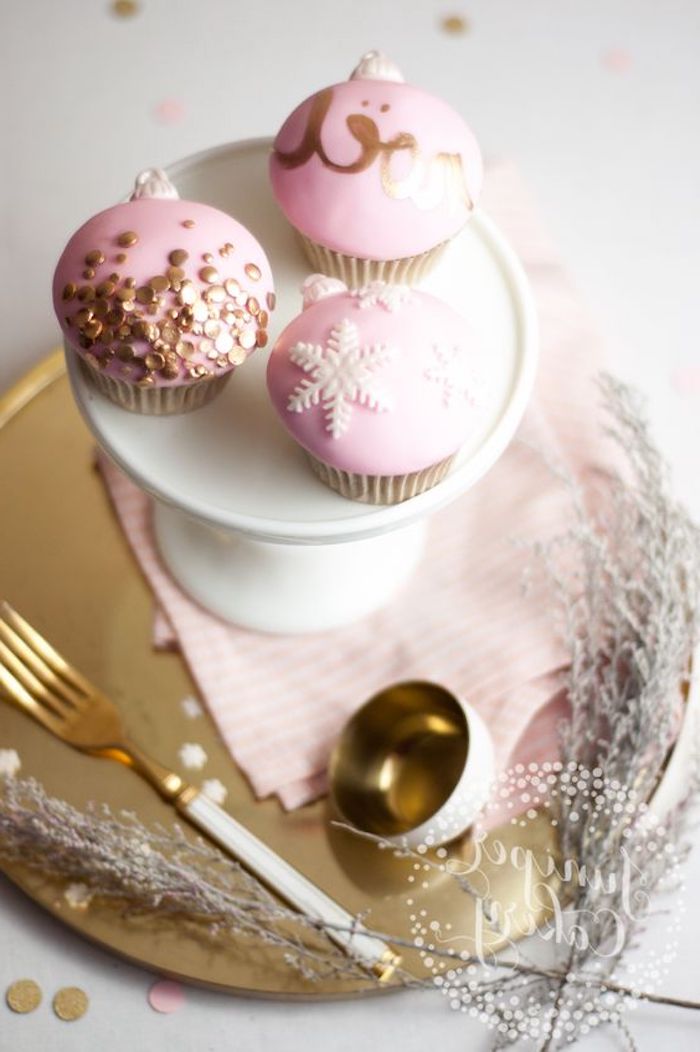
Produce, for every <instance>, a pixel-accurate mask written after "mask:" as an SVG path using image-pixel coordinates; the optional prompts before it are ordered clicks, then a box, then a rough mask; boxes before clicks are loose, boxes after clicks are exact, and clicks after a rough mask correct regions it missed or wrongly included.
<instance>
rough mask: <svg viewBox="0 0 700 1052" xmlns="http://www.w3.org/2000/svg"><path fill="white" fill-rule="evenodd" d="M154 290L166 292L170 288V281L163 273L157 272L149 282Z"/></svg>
mask: <svg viewBox="0 0 700 1052" xmlns="http://www.w3.org/2000/svg"><path fill="white" fill-rule="evenodd" d="M148 284H149V285H150V286H151V288H152V289H153V291H154V292H165V291H166V290H167V289H169V288H170V282H169V281H168V279H167V278H166V277H165V276H164V275H163V274H156V275H155V277H153V278H151V280H150V281H149V282H148Z"/></svg>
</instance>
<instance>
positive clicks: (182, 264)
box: [53, 169, 275, 414]
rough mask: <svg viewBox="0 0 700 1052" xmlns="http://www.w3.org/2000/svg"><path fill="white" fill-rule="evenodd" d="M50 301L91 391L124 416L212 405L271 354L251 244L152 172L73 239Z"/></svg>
mask: <svg viewBox="0 0 700 1052" xmlns="http://www.w3.org/2000/svg"><path fill="white" fill-rule="evenodd" d="M53 301H54V309H55V311H56V316H57V317H58V320H59V322H60V325H61V328H62V330H63V334H64V337H65V344H66V353H67V354H75V355H77V356H78V358H79V360H80V363H81V367H82V369H83V372H84V374H85V376H86V377H87V379H88V381H89V382H90V383H91V384H92V385H93V386H94V387H96V388H97V389H98V390H99V391H101V392H102V394H104V395H106V396H107V398H109V399H111V400H112V401H113V402H116V403H117V405H120V406H122V407H123V408H124V409H130V410H132V411H134V412H139V413H148V414H166V413H182V412H186V411H188V410H190V409H196V408H198V407H199V406H202V405H205V404H206V403H207V402H209V401H210V400H211V399H212V398H213V397H214V396H215V395H217V394H218V393H219V392H220V391H221V390H222V389H223V387H224V385H225V384H226V383H227V382H228V381H229V379H230V377H231V376H232V374H233V372H234V371H235V370H236V369H237V368H238V367H239V366H240V365H242V364H243V363H244V362H245V361H246V359H247V358H248V356H249V355H250V354H252V352H253V351H254V350H255V349H256V347H262V346H264V345H265V344H266V342H267V323H268V318H269V312H270V311H271V310H272V308H273V307H274V302H275V298H274V291H273V284H272V273H271V270H270V264H269V263H268V261H267V257H266V255H265V253H264V251H263V249H262V248H261V246H260V245H259V244H258V242H257V241H256V239H255V238H254V237H253V235H252V234H251V233H250V232H249V231H248V230H246V228H245V227H244V226H242V225H241V224H240V223H238V222H237V221H236V220H235V219H233V218H232V217H231V216H229V215H227V214H226V213H225V212H221V211H219V209H218V208H212V207H211V206H209V205H204V204H199V203H196V202H193V201H183V200H180V198H179V197H178V195H177V192H176V190H175V188H174V187H173V186H172V184H171V183H170V182H169V180H168V178H167V176H166V175H165V173H164V172H162V171H160V170H159V169H149V170H147V171H145V172H142V173H141V175H139V176H138V178H137V180H136V186H135V188H134V192H133V194H132V195H131V198H130V199H129V200H128V201H126V202H123V203H122V204H118V205H115V206H114V207H112V208H108V209H106V210H105V211H103V212H100V213H99V214H98V215H96V216H93V218H92V219H89V220H88V221H87V223H85V224H84V225H83V226H82V227H80V229H79V230H78V231H77V232H76V233H75V234H74V235H73V237H72V238H71V239H70V241H69V242H68V244H67V245H66V248H65V249H64V251H63V254H62V255H61V258H60V260H59V262H58V265H57V267H56V272H55V274H54V281H53Z"/></svg>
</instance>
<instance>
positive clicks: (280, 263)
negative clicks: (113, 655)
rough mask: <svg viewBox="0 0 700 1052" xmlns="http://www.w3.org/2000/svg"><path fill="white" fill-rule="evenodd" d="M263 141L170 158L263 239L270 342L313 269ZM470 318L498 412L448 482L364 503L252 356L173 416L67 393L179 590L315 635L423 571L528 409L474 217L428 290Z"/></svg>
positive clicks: (191, 186) (256, 624)
mask: <svg viewBox="0 0 700 1052" xmlns="http://www.w3.org/2000/svg"><path fill="white" fill-rule="evenodd" d="M269 149H270V142H269V141H268V140H253V141H248V142H241V143H233V144H231V145H228V146H224V147H220V148H219V149H215V150H209V151H206V152H205V153H202V154H198V155H197V156H195V157H192V158H188V159H187V160H185V161H182V162H180V163H179V164H177V165H174V166H173V167H172V168H171V169H170V170H169V175H170V177H171V178H172V179H173V181H174V182H175V185H176V186H177V188H178V191H179V193H180V196H181V197H183V198H187V199H191V200H199V201H204V202H207V203H209V204H212V205H215V206H216V207H218V208H221V209H223V210H224V211H227V212H230V213H231V214H232V215H234V216H235V217H236V218H237V219H239V220H240V221H241V222H242V223H244V224H245V225H246V226H247V227H248V228H249V229H250V230H251V231H252V232H253V233H254V234H255V236H256V237H257V238H258V240H259V241H260V242H261V243H262V245H263V246H264V247H265V250H266V252H267V254H268V256H269V258H270V262H271V264H272V269H273V273H274V276H275V283H276V291H277V304H278V305H277V310H276V311H275V313H274V314H273V316H272V320H271V326H270V337H271V341H272V342H273V343H274V340H275V337H276V335H277V333H278V332H279V331H280V330H281V329H282V328H283V327H284V326H285V325H286V324H287V323H288V322H289V321H290V320H291V318H292V317H294V315H295V314H297V313H298V312H299V310H300V309H301V296H300V294H299V286H300V285H301V283H302V281H303V280H304V278H305V277H306V276H307V274H308V272H309V266H308V264H307V262H306V260H305V258H304V256H303V255H302V253H301V249H300V248H299V247H298V245H297V242H296V239H295V237H294V234H293V232H292V231H291V230H290V229H289V227H288V225H287V223H286V221H285V219H284V217H283V216H282V214H281V213H280V212H279V210H278V208H277V206H276V204H275V202H274V200H273V198H272V196H271V192H270V189H269V186H268V181H267V172H266V166H267V156H268V153H269ZM422 287H423V288H424V289H425V290H426V291H429V292H433V293H435V294H436V295H438V296H441V297H442V298H443V299H445V300H446V301H447V302H449V303H451V304H452V305H453V306H454V307H455V308H456V309H457V310H461V311H462V312H463V313H464V314H465V315H468V317H469V321H470V324H471V326H472V328H473V329H474V330H475V331H476V332H477V334H478V335H479V336H480V338H481V341H482V343H483V346H484V348H485V361H486V370H487V384H488V389H489V392H490V402H491V404H492V409H491V410H490V411H489V414H488V416H487V417H486V418H485V419H483V420H482V421H481V423H480V426H479V428H478V430H477V432H476V433H475V434H473V435H472V436H471V438H470V440H469V441H468V442H467V444H466V445H465V446H464V448H463V449H462V450H461V452H460V454H459V456H458V458H457V460H456V463H455V465H454V467H453V468H452V470H451V472H450V473H449V474H448V475H447V477H446V478H445V479H444V480H443V481H442V482H440V483H439V484H438V485H437V486H435V487H434V488H433V489H431V490H429V491H428V492H426V493H422V494H420V495H419V496H417V497H414V498H412V499H411V500H408V501H406V502H404V503H403V504H395V505H389V506H371V505H364V504H360V503H358V502H355V501H349V500H346V499H345V498H343V497H340V496H339V495H338V494H336V493H333V492H332V491H331V490H329V489H328V488H327V487H325V486H324V485H323V483H321V482H320V481H319V480H318V479H317V478H316V477H315V475H314V474H313V473H312V471H311V469H310V468H309V466H308V464H307V463H306V461H305V456H304V453H303V451H302V450H301V449H300V448H299V447H298V446H297V445H296V444H295V443H294V442H293V441H292V439H291V438H290V437H289V435H288V434H287V432H286V431H285V429H284V428H283V426H282V424H281V423H280V421H279V420H278V419H277V416H276V414H275V412H274V410H273V408H272V406H271V404H270V402H269V401H268V397H267V389H266V386H265V367H266V364H267V354H268V352H266V351H257V352H256V353H255V354H254V355H253V356H252V358H251V359H250V360H249V361H248V362H246V364H245V366H244V367H243V368H241V369H239V370H238V371H237V372H236V373H235V375H234V376H233V378H232V379H231V381H230V383H229V384H228V386H227V387H226V388H225V390H224V391H223V393H222V394H221V395H220V396H219V397H218V398H217V399H215V400H214V401H213V402H212V403H211V404H210V405H208V406H206V407H205V408H203V409H199V410H197V411H195V412H193V413H188V414H184V415H182V416H173V417H146V416H140V415H136V414H133V413H129V412H127V411H125V410H123V409H120V408H119V407H118V406H115V405H113V404H112V403H111V402H109V401H107V400H106V399H105V398H104V397H103V396H102V395H100V394H98V393H97V392H96V391H95V390H94V388H93V387H92V386H91V385H90V384H89V382H87V381H86V380H85V378H84V377H83V374H82V372H81V370H80V369H79V367H78V364H77V359H76V357H75V355H74V354H72V353H70V352H69V353H68V354H67V359H68V367H69V374H70V379H71V384H72V388H73V393H74V395H75V399H76V402H77V404H78V406H79V408H80V410H81V412H82V414H83V416H84V418H85V420H86V422H87V424H88V426H89V427H90V428H91V430H92V432H93V434H94V435H95V437H96V439H97V441H98V442H99V444H100V446H101V447H102V448H103V449H104V450H105V452H106V453H107V454H108V455H109V456H110V457H111V458H112V459H113V460H114V461H115V462H116V463H117V464H118V465H119V466H120V467H121V468H122V469H123V470H124V471H125V472H126V473H127V474H128V475H129V477H130V478H131V479H132V480H133V481H134V482H135V483H136V484H137V485H138V486H139V487H140V488H142V489H143V490H145V491H146V492H147V493H148V494H149V495H150V496H151V497H152V498H153V499H154V520H153V521H154V529H155V536H156V540H157V543H158V546H159V549H160V552H161V555H162V558H163V560H164V561H165V563H166V564H167V566H168V568H169V570H170V572H171V573H172V575H173V577H174V578H175V579H176V580H177V581H178V582H179V583H180V585H181V586H182V587H183V588H184V590H185V591H186V592H188V593H189V594H190V595H191V596H192V597H193V598H194V599H196V600H197V601H198V602H199V603H200V604H201V605H202V606H204V607H205V608H206V609H208V610H211V611H212V612H213V613H215V614H218V615H219V616H220V617H222V618H224V619H226V620H228V621H231V622H234V623H235V624H238V625H241V626H244V627H247V628H252V629H257V630H261V631H268V632H280V633H302V632H317V631H323V630H326V629H330V628H335V627H338V626H340V625H344V624H348V623H350V622H352V621H354V620H357V619H358V618H361V617H363V616H365V615H366V614H368V613H370V612H371V611H372V610H375V609H377V608H379V607H380V606H382V605H384V604H385V603H386V602H388V601H389V600H390V599H391V598H392V597H393V596H394V595H395V594H396V592H397V591H398V589H399V588H400V587H401V585H402V584H403V583H404V582H405V581H406V580H407V579H408V578H409V577H410V575H411V574H412V573H413V572H414V570H415V569H416V566H417V565H418V562H419V560H420V556H421V552H422V550H423V547H424V542H425V534H426V526H427V521H428V518H429V516H430V515H431V514H432V513H433V512H435V511H436V510H437V509H438V508H441V507H444V506H445V505H446V504H448V503H450V502H451V501H452V500H454V499H455V498H456V497H459V496H460V495H461V494H463V493H465V492H466V491H467V490H468V489H469V488H470V487H471V486H473V485H474V483H475V482H477V481H478V479H479V478H480V477H481V476H482V475H483V474H484V472H486V471H487V470H488V469H489V468H490V467H491V466H492V465H493V464H494V463H495V462H496V460H497V459H498V458H499V456H500V455H501V453H502V452H503V450H504V449H505V448H506V446H507V445H508V443H509V442H510V440H511V438H512V437H513V434H514V432H515V430H516V428H517V426H518V424H519V422H520V420H521V418H522V415H523V413H524V411H525V407H526V404H527V401H528V398H529V395H530V392H531V389H532V385H533V381H534V375H535V367H536V359H537V346H538V338H537V325H536V318H535V311H534V307H533V304H532V299H531V296H530V292H529V289H528V285H527V281H526V279H525V276H524V274H523V271H522V268H521V266H520V264H519V262H518V260H517V258H516V257H515V255H514V254H513V252H512V250H511V249H510V247H509V246H508V244H507V243H506V241H505V240H504V239H503V237H502V236H501V234H500V233H499V232H498V230H497V229H496V228H495V227H494V225H493V223H491V221H490V220H489V219H488V218H487V217H486V216H485V215H483V214H482V213H477V214H476V215H475V216H474V217H473V218H472V220H471V222H470V223H469V224H468V226H467V227H466V228H465V230H464V231H463V232H462V233H461V234H460V235H459V236H458V237H457V238H456V239H455V240H454V242H453V243H452V244H451V245H450V246H449V248H448V250H447V251H446V252H445V254H444V256H443V259H442V260H441V262H440V264H439V265H438V266H437V267H436V269H435V271H434V272H433V273H432V274H431V275H430V277H429V278H428V280H427V281H426V282H425V283H424V285H423V286H422Z"/></svg>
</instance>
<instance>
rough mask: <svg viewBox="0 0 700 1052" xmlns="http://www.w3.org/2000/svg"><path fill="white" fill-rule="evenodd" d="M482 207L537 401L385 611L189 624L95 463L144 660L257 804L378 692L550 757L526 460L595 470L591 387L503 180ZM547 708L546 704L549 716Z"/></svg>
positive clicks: (147, 541) (561, 280)
mask: <svg viewBox="0 0 700 1052" xmlns="http://www.w3.org/2000/svg"><path fill="white" fill-rule="evenodd" d="M483 204H484V207H485V209H486V210H487V211H488V212H489V214H490V215H491V216H492V218H493V219H494V220H495V222H496V223H497V224H498V225H499V226H500V228H501V229H502V230H503V232H504V233H505V235H506V236H507V237H508V239H509V240H510V242H511V244H512V245H513V247H514V248H515V250H516V252H517V253H518V255H519V256H520V259H521V260H522V262H523V264H524V266H525V268H526V271H527V273H528V277H529V280H530V283H531V286H532V290H533V293H534V296H535V300H536V303H537V307H538V313H539V319H540V326H541V341H542V355H541V362H540V371H539V376H538V381H537V385H536V391H535V395H534V398H533V400H532V404H531V406H530V408H529V410H528V413H527V416H526V420H525V422H524V423H523V426H522V427H521V429H520V432H519V434H518V436H517V437H516V439H515V440H514V441H513V442H512V443H511V445H510V447H509V449H508V450H507V451H506V453H505V454H504V455H503V457H502V458H501V460H500V461H499V462H498V464H497V465H496V466H495V467H494V468H493V469H492V470H491V472H490V473H489V474H488V475H487V476H486V477H485V478H484V479H483V480H482V481H481V482H480V483H479V484H478V485H477V486H476V487H475V488H474V489H473V490H472V491H471V492H470V493H468V494H466V495H465V496H464V497H463V498H461V499H460V500H458V501H457V502H456V503H454V504H453V505H452V506H450V507H449V508H447V509H446V510H444V511H442V512H440V513H439V514H438V515H436V516H435V518H434V519H433V521H432V523H431V532H430V536H429V542H428V554H427V556H426V558H425V560H424V562H423V564H422V565H421V567H420V570H419V571H418V573H417V574H416V575H415V577H414V579H413V580H412V581H411V582H410V583H409V585H407V586H406V588H405V589H404V590H403V592H402V594H401V595H400V596H399V598H398V599H397V600H396V601H395V602H394V603H393V604H392V605H390V606H388V607H386V608H385V609H383V610H381V611H379V612H378V613H376V614H374V615H372V616H370V617H369V618H367V619H366V620H364V621H362V622H361V623H359V624H356V625H353V626H351V627H348V628H344V629H341V630H334V631H332V632H328V633H323V634H318V635H312V636H305V637H294V638H289V637H280V636H268V635H263V634H259V633H254V632H250V631H247V630H243V629H238V628H235V627H232V626H230V625H227V624H225V623H223V622H222V621H220V620H218V619H217V618H216V617H214V616H212V615H211V614H208V613H206V612H205V611H204V610H202V609H201V608H200V607H199V606H198V605H197V604H196V603H195V602H194V601H192V600H190V599H189V598H188V597H187V596H185V595H184V594H183V592H182V591H181V590H180V589H179V587H178V586H177V585H176V584H175V583H174V582H173V580H172V579H171V577H170V576H169V575H168V573H167V571H166V570H165V569H164V568H163V566H162V564H161V563H160V561H159V557H158V555H157V553H156V549H155V546H154V543H153V537H152V533H151V519H150V503H149V500H148V498H147V497H146V496H145V495H144V494H143V493H141V492H140V491H139V490H138V489H137V488H136V487H135V486H134V485H133V484H132V483H131V482H130V481H129V480H128V479H127V478H126V477H125V476H124V475H123V474H122V473H121V472H120V471H119V470H118V469H117V468H116V467H115V466H114V465H113V464H111V463H110V462H109V461H108V460H106V458H101V467H102V471H103V475H104V479H105V481H106V483H107V487H108V490H109V492H110V494H111V497H112V499H113V501H114V505H115V507H116V510H117V512H118V515H119V517H120V519H121V522H122V524H123V527H124V529H125V532H126V535H127V537H128V538H129V541H130V542H131V544H132V546H133V549H134V553H135V555H136V557H137V559H138V560H139V562H140V564H141V568H142V570H143V572H144V573H145V575H146V578H147V579H148V581H149V583H150V585H151V587H152V589H153V592H154V595H155V598H156V600H157V604H158V608H157V613H156V619H155V623H154V639H155V642H156V645H158V646H161V647H164V646H172V645H173V644H174V643H176V644H177V645H179V647H180V648H181V650H182V652H183V655H184V657H185V660H186V661H187V663H188V665H189V667H190V669H191V671H192V674H193V676H194V678H195V680H196V682H197V684H198V686H199V689H200V691H201V693H202V696H203V697H204V699H205V701H206V704H207V706H208V708H209V711H210V712H211V714H212V716H213V718H214V720H215V721H216V724H217V726H218V728H219V731H220V733H221V735H222V738H223V739H224V741H225V742H226V745H227V746H228V748H229V750H230V752H231V754H232V756H233V758H234V759H235V761H236V762H237V763H238V765H239V766H240V767H241V768H242V770H243V771H244V772H245V774H246V775H247V777H248V779H249V780H250V782H251V785H252V786H253V789H254V791H255V793H256V794H257V795H258V796H260V797H263V796H268V795H270V794H277V796H278V797H279V799H280V801H281V802H282V804H283V806H284V807H286V808H294V807H298V806H300V805H301V804H304V803H306V802H308V801H309V800H311V799H313V798H314V797H315V796H317V795H318V794H319V793H321V792H323V790H324V788H325V776H324V770H325V766H326V762H327V758H328V754H329V750H330V748H331V746H332V743H333V741H334V739H335V737H336V735H337V733H338V732H339V730H340V728H341V727H342V725H343V723H344V721H345V720H346V718H347V717H348V716H349V714H350V713H352V712H353V711H354V710H355V709H356V708H357V707H358V706H359V705H360V704H361V703H362V701H363V700H365V699H366V698H368V697H369V696H370V695H371V694H373V693H374V692H375V691H377V690H378V689H380V688H381V687H383V686H385V685H387V684H389V683H391V682H392V681H396V680H400V679H408V678H426V679H435V680H438V681H440V682H442V683H445V684H446V685H447V686H448V687H450V689H452V690H454V691H456V692H458V693H459V694H461V695H462V696H464V697H466V698H468V699H469V700H470V701H471V702H472V704H474V705H475V706H476V708H477V709H478V710H479V712H480V713H481V714H482V715H483V717H484V718H485V720H486V722H487V724H488V726H489V728H490V730H491V732H492V734H493V737H494V741H495V745H496V752H497V756H498V760H499V762H500V764H501V765H505V764H506V763H507V762H508V761H509V760H510V761H511V762H513V760H514V758H517V759H519V760H525V761H528V760H532V759H534V760H542V759H544V758H546V757H553V756H554V755H556V750H557V742H556V724H557V720H558V719H559V718H560V717H561V715H562V712H563V711H564V710H563V703H562V699H561V697H560V696H559V697H557V690H558V675H557V672H558V670H560V669H561V668H562V666H563V665H564V664H565V662H566V654H565V653H564V651H563V649H562V646H561V644H560V643H559V642H558V640H557V638H556V635H555V632H554V630H553V626H552V621H551V616H550V609H549V602H548V599H547V596H546V593H545V590H544V586H543V584H542V583H541V582H538V581H537V580H535V581H534V582H533V584H532V587H531V588H530V589H529V590H528V591H527V592H525V591H524V590H523V575H524V571H525V568H526V566H527V565H528V562H529V559H530V555H529V551H528V548H527V542H528V541H534V540H544V539H546V538H547V537H548V536H552V535H554V534H557V533H560V532H561V531H562V530H563V529H565V528H566V526H567V524H568V523H569V522H570V508H569V498H568V496H567V494H566V492H565V491H564V489H563V488H562V486H561V483H560V482H558V481H557V479H556V478H555V477H554V476H553V475H552V473H551V471H550V470H549V468H548V467H547V466H546V465H545V464H544V462H543V460H542V457H541V455H540V453H539V450H540V449H546V450H547V454H548V456H549V457H553V458H558V459H560V460H561V461H562V462H563V463H564V464H565V465H566V466H567V467H568V468H569V469H570V470H571V471H572V472H574V473H576V474H578V475H579V476H580V477H583V476H585V474H586V473H587V472H588V471H589V470H591V469H594V468H595V467H596V466H597V463H596V461H597V450H598V448H599V438H598V432H597V427H596V424H595V418H596V413H595V389H594V385H593V383H592V374H593V373H594V372H595V371H596V369H597V368H598V365H599V346H598V344H597V341H596V338H595V336H594V334H593V333H592V332H591V328H590V325H589V322H588V320H587V318H586V315H585V312H584V311H583V310H582V309H581V306H580V304H579V303H578V301H577V299H576V297H575V295H574V293H573V292H572V290H571V288H570V286H569V283H568V282H567V279H566V277H565V275H564V273H563V271H562V269H561V267H560V265H559V263H558V261H557V258H556V255H555V254H554V252H553V250H552V248H551V246H550V244H549V242H548V240H547V238H546V237H545V236H544V234H543V233H542V229H541V226H540V224H539V222H538V220H537V218H536V215H535V212H534V210H533V207H532V205H531V203H530V200H529V197H528V195H527V192H526V190H525V188H524V187H523V184H522V182H521V180H520V178H519V176H518V174H517V172H516V171H515V169H514V168H513V167H512V166H511V165H508V164H498V165H494V166H492V167H491V168H490V170H489V171H488V176H487V180H486V190H485V193H484V200H483ZM547 703H549V704H547Z"/></svg>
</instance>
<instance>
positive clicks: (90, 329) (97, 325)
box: [85, 318, 102, 340]
mask: <svg viewBox="0 0 700 1052" xmlns="http://www.w3.org/2000/svg"><path fill="white" fill-rule="evenodd" d="M101 332H102V322H101V321H98V320H97V318H93V319H92V320H91V321H89V322H88V323H87V324H86V326H85V335H86V336H87V337H89V339H91V340H96V339H97V338H98V336H99V335H100V333H101Z"/></svg>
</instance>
